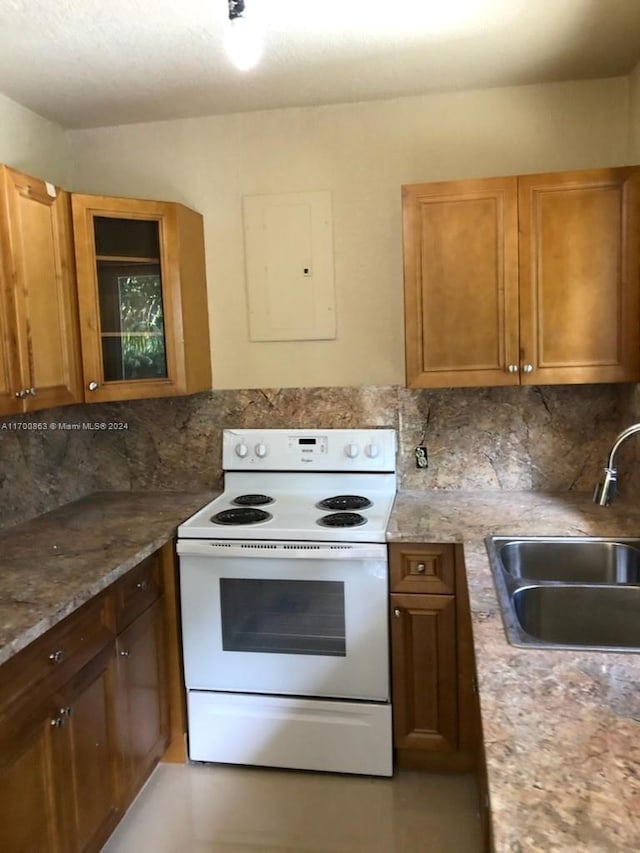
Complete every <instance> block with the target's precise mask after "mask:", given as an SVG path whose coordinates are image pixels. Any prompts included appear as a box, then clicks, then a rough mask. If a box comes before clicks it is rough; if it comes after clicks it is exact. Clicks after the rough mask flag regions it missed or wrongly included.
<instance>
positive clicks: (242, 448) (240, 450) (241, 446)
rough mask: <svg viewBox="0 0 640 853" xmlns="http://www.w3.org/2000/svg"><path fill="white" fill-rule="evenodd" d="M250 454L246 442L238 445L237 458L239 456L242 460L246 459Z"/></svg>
mask: <svg viewBox="0 0 640 853" xmlns="http://www.w3.org/2000/svg"><path fill="white" fill-rule="evenodd" d="M248 452H249V448H248V447H247V445H246V444H245V443H244V441H243V442H242V443H241V444H236V456H239V457H240V459H244V457H245V456H246V455H247V453H248Z"/></svg>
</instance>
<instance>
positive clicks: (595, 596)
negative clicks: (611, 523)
mask: <svg viewBox="0 0 640 853" xmlns="http://www.w3.org/2000/svg"><path fill="white" fill-rule="evenodd" d="M485 542H486V546H487V552H488V554H489V562H490V565H491V571H492V573H493V579H494V583H495V587H496V592H497V594H498V601H499V603H500V608H501V611H502V620H503V623H504V628H505V633H506V635H507V639H508V640H509V642H510V643H511V644H512V645H514V646H519V647H525V648H526V647H534V648H545V649H550V648H552V649H562V648H571V649H576V648H578V649H589V650H596V651H633V652H640V538H633V539H631V538H625V537H623V538H602V537H597V538H596V537H587V536H558V537H534V536H530V537H527V536H523V537H516V536H489V537H487V539H486V540H485Z"/></svg>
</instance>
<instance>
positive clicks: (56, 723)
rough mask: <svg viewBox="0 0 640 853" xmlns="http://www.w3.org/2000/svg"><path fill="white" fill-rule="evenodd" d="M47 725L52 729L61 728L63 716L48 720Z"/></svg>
mask: <svg viewBox="0 0 640 853" xmlns="http://www.w3.org/2000/svg"><path fill="white" fill-rule="evenodd" d="M49 725H50V726H51V727H52V728H54V729H61V728H62V726H64V718H63V717H54V718H53V719H52V720H50V722H49Z"/></svg>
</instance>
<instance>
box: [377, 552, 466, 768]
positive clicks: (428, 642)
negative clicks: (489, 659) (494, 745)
mask: <svg viewBox="0 0 640 853" xmlns="http://www.w3.org/2000/svg"><path fill="white" fill-rule="evenodd" d="M389 572H390V579H391V581H390V586H391V596H390V622H391V632H390V633H391V685H392V691H391V693H392V706H393V743H394V749H395V757H396V763H398V764H400V765H405V766H413V767H424V768H425V769H434V770H438V769H442V770H447V769H450V770H463V769H472V768H473V767H474V766H475V765H476V763H477V744H478V726H477V697H476V694H475V667H474V659H473V640H472V635H471V620H470V615H469V599H468V594H467V587H466V576H465V572H464V563H463V559H462V548H461V546H459V545H449V544H422V543H420V544H413V543H412V544H409V543H392V544H390V545H389Z"/></svg>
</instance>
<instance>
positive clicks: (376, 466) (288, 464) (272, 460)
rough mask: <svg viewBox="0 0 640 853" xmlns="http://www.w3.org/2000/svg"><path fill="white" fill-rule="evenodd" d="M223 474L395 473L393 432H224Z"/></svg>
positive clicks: (350, 430)
mask: <svg viewBox="0 0 640 853" xmlns="http://www.w3.org/2000/svg"><path fill="white" fill-rule="evenodd" d="M222 467H223V469H224V470H225V471H247V470H262V471H305V470H307V471H363V472H364V471H375V472H395V470H396V433H395V430H392V429H374V430H358V429H333V430H332V429H330V430H313V429H312V430H298V429H293V430H286V429H267V430H244V429H238V430H224V432H223V438H222Z"/></svg>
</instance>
